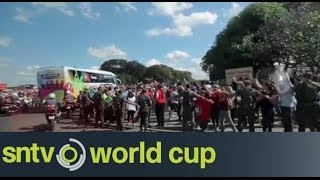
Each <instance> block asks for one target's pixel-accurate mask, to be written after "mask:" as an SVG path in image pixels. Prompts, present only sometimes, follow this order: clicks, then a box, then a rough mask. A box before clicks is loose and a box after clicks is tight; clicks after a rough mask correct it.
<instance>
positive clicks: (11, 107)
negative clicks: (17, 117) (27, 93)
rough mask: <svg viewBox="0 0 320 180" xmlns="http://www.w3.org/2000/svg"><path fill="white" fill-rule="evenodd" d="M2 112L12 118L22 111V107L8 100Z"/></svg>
mask: <svg viewBox="0 0 320 180" xmlns="http://www.w3.org/2000/svg"><path fill="white" fill-rule="evenodd" d="M1 111H2V112H4V114H5V115H7V116H11V115H13V114H17V113H18V112H19V111H20V107H19V104H17V105H16V104H15V103H14V102H13V101H12V100H11V99H10V98H6V99H5V102H4V104H3V106H2V107H1Z"/></svg>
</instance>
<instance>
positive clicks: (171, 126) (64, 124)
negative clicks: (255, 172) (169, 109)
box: [0, 113, 297, 132]
mask: <svg viewBox="0 0 320 180" xmlns="http://www.w3.org/2000/svg"><path fill="white" fill-rule="evenodd" d="M165 117H166V119H168V113H166V114H165ZM177 119H178V117H177V116H176V115H175V113H174V115H173V117H172V120H170V121H167V122H166V124H165V128H164V129H157V128H155V126H156V125H157V122H156V117H155V115H154V113H152V115H151V118H150V125H151V126H152V128H150V129H149V131H151V132H158V131H163V132H181V126H182V125H181V121H178V120H177ZM210 126H211V124H209V127H210ZM255 126H256V131H257V132H262V128H261V125H260V124H256V125H255ZM124 128H125V130H124V131H125V132H139V123H135V125H134V126H132V125H128V123H127V121H126V120H125V121H124ZM47 131H48V127H47V124H46V119H45V116H44V114H43V113H34V114H18V115H13V116H10V117H6V116H1V115H0V132H47ZM54 131H55V132H81V131H116V124H111V126H110V127H108V128H104V129H102V128H94V124H91V125H89V126H87V127H86V126H85V124H84V123H83V121H81V120H79V116H77V115H75V116H73V117H72V118H71V119H62V120H61V121H60V122H59V123H57V124H56V126H55V130H54ZM225 131H226V132H230V131H231V128H227V129H226V130H225ZM273 131H274V132H283V128H282V126H281V123H280V122H279V121H277V122H276V123H275V127H274V128H273ZM294 131H295V132H296V131H297V127H296V126H295V128H294ZM208 132H214V130H212V129H209V130H208ZM244 132H248V129H244Z"/></svg>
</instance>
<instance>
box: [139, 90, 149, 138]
mask: <svg viewBox="0 0 320 180" xmlns="http://www.w3.org/2000/svg"><path fill="white" fill-rule="evenodd" d="M151 104H152V101H151V99H150V97H149V96H148V94H147V90H146V89H145V88H143V89H142V91H141V93H140V94H139V96H138V105H139V110H138V111H139V112H138V114H139V117H140V131H141V132H142V131H146V130H147V127H148V123H149V122H148V119H147V118H148V116H149V112H150V110H151Z"/></svg>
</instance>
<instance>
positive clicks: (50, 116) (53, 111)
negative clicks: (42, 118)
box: [46, 105, 60, 131]
mask: <svg viewBox="0 0 320 180" xmlns="http://www.w3.org/2000/svg"><path fill="white" fill-rule="evenodd" d="M46 118H47V121H48V125H49V128H50V131H54V125H55V123H56V122H58V121H59V118H60V115H59V113H57V107H56V105H47V112H46Z"/></svg>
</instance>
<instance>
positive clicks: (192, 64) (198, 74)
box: [145, 51, 209, 80]
mask: <svg viewBox="0 0 320 180" xmlns="http://www.w3.org/2000/svg"><path fill="white" fill-rule="evenodd" d="M174 52H179V53H174ZM174 52H172V53H168V54H167V55H166V57H167V58H168V56H170V57H173V55H174V54H180V57H182V56H183V58H182V59H181V60H179V61H172V60H171V59H170V58H168V59H164V60H157V59H151V60H149V61H147V62H146V63H145V65H146V66H147V67H149V66H153V65H158V64H164V65H167V66H169V67H171V68H173V69H175V70H179V71H188V72H190V73H191V74H192V78H193V79H196V80H208V79H209V76H208V74H207V73H205V72H203V71H202V68H201V66H200V63H201V58H191V57H190V55H188V54H187V53H185V52H183V53H181V52H182V51H174ZM182 54H183V55H182ZM178 57H179V56H178Z"/></svg>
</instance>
